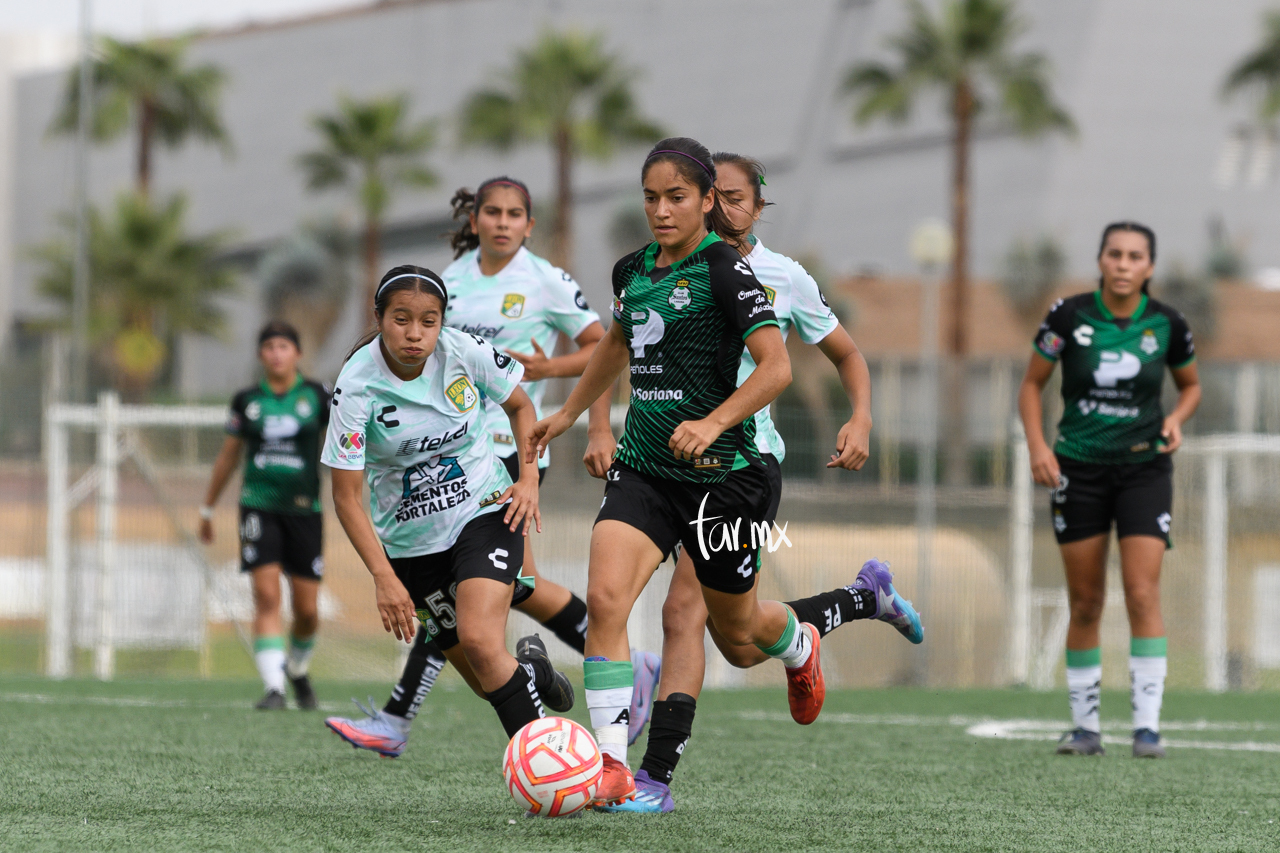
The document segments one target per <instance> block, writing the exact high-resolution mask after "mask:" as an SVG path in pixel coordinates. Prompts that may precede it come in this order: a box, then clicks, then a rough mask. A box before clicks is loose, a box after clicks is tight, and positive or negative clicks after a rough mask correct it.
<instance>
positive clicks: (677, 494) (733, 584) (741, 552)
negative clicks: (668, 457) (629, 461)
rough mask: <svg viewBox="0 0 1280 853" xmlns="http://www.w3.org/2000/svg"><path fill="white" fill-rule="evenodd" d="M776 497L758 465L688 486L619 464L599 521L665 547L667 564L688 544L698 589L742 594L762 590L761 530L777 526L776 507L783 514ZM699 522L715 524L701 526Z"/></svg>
mask: <svg viewBox="0 0 1280 853" xmlns="http://www.w3.org/2000/svg"><path fill="white" fill-rule="evenodd" d="M773 491H774V489H773V487H772V486H770V484H769V475H768V473H767V471H766V470H765V469H764V468H762V467H760V466H755V465H753V466H750V467H748V468H741V469H739V470H737V471H733V472H731V473H730V474H729V476H728V477H727V478H726V479H725V481H724V482H723V483H685V482H681V481H679V480H665V479H662V478H659V477H650V476H648V475H647V474H641V473H640V472H639V471H636V470H635V469H633V468H629V467H627V466H626V465H623V464H622V463H621V462H614V463H613V465H612V466H610V468H609V473H608V475H607V477H606V483H605V487H604V501H603V502H602V503H601V504H600V512H599V514H597V515H596V523H599V522H601V521H606V520H609V521H621V522H622V523H624V524H628V525H630V526H631V527H634V528H636V529H637V530H639V531H640V532H642V533H644V534H645V535H646V536H648V537H649V538H650V539H651V540H652V541H653V544H655V545H657V546H658V549H659V550H660V551H662V556H663V559H666V557H667V555H669V554H671V553H672V552H673V551H674V550H675V548H676V546H677V545H683V546H684V549H685V550H686V551H687V552H688V553H689V557H690V558H691V559H692V560H693V567H694V570H695V572H696V573H697V575H698V582H699V583H701V584H702V585H703V586H706V587H710V588H711V589H714V590H717V591H718V592H727V593H730V594H735V595H737V594H741V593H744V592H749V591H750V590H751V588H752V587H753V586H754V585H755V581H756V573H757V572H758V571H759V570H760V545H761V544H762V541H761V540H762V538H763V537H762V535H761V532H760V531H761V530H762V529H763V527H764V525H765V524H770V523H771V519H768V513H769V512H770V506H771V504H772V506H773V510H772V511H773V512H775V513H776V512H777V504H776V502H774V501H773ZM704 500H705V504H704ZM699 517H701V518H704V519H712V520H708V521H705V522H703V523H702V524H701V525H698V524H697V523H696V520H697V519H698V518H699ZM756 525H760V526H759V527H757V526H756ZM699 531H701V534H699Z"/></svg>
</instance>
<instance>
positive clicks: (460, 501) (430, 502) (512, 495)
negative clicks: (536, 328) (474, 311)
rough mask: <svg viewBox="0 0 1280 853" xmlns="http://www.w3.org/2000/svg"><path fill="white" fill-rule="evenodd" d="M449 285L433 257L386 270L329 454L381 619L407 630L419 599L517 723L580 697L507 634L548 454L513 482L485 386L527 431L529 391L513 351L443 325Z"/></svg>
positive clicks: (444, 638)
mask: <svg viewBox="0 0 1280 853" xmlns="http://www.w3.org/2000/svg"><path fill="white" fill-rule="evenodd" d="M448 301H449V297H448V292H447V290H446V289H445V286H444V282H443V281H441V279H440V278H439V276H437V275H436V274H435V273H433V272H431V271H430V270H427V269H423V268H422V267H415V266H400V267H395V268H394V269H392V270H391V271H389V272H388V273H387V274H386V275H385V276H383V278H382V281H381V282H380V283H379V285H378V289H377V291H376V295H375V298H374V315H375V317H376V329H375V332H374V333H373V334H371V335H370V336H369V337H368V338H367V339H366V342H362V344H361V345H359V346H358V347H357V348H356V349H355V350H354V351H353V352H352V354H351V356H350V358H349V359H348V360H347V362H346V364H344V365H343V367H342V371H341V373H340V374H339V376H338V381H337V384H336V386H335V388H334V392H333V402H334V406H333V412H332V415H331V417H330V421H329V432H328V435H327V436H326V438H325V444H324V452H323V454H322V457H321V461H322V462H324V464H325V465H328V466H329V467H330V468H332V469H333V499H334V506H335V508H336V510H337V513H338V520H339V521H341V522H342V527H343V530H345V531H346V533H347V536H348V538H350V540H351V544H352V545H353V546H355V549H356V552H357V553H358V554H359V555H360V558H361V559H362V560H363V561H364V564H365V566H366V567H367V568H368V569H369V573H370V574H371V575H373V580H374V587H375V590H376V594H377V605H378V612H379V614H380V615H381V617H382V624H383V627H385V628H386V629H387V631H389V632H392V633H394V634H395V635H396V637H397V638H398V639H402V640H404V641H405V642H407V643H408V642H412V640H413V636H414V628H413V619H414V616H415V615H416V616H417V618H418V620H419V622H420V623H421V624H422V626H423V627H424V628H425V629H426V631H427V632H428V633H429V634H430V635H431V636H432V637H434V638H435V641H436V643H437V645H438V646H439V647H440V649H441V650H442V652H443V654H444V656H445V657H446V658H447V659H448V660H449V661H450V662H451V663H453V664H454V665H455V666H457V667H458V669H459V671H460V672H461V674H462V675H463V677H464V678H465V679H466V681H467V683H468V684H469V685H470V686H471V688H472V689H473V690H475V691H476V692H477V693H478V694H480V695H481V696H483V697H484V698H486V699H488V700H489V702H490V704H491V705H493V708H494V710H495V711H496V712H497V714H498V719H499V720H501V722H502V725H503V728H504V729H505V730H506V732H507V736H508V737H510V736H511V735H512V734H514V733H515V732H516V731H518V730H519V729H520V728H521V727H522V726H524V725H525V724H526V723H528V722H530V721H531V720H535V719H539V718H540V717H542V716H543V708H542V703H543V702H544V701H545V702H546V704H547V706H548V707H550V708H552V709H553V710H558V711H566V710H568V709H569V708H570V707H572V704H573V690H572V687H571V686H570V685H569V682H568V680H567V679H565V677H564V676H563V675H561V674H560V673H558V672H556V671H555V670H553V669H552V668H551V663H550V661H549V659H548V658H547V656H546V652H545V650H544V649H542V648H541V644H540V643H536V642H532V643H531V642H530V640H531V639H532V638H526V639H525V640H522V641H521V642H520V643H518V644H517V646H518V655H519V661H517V658H514V657H512V656H511V654H509V653H508V651H507V649H506V639H505V631H506V624H507V612H508V611H509V610H510V607H511V604H512V601H513V596H514V597H516V598H518V597H520V596H522V595H523V593H522V592H521V591H520V589H521V588H524V589H526V590H527V589H529V584H528V579H527V578H525V577H523V576H522V574H521V568H522V566H523V564H524V541H523V540H524V536H525V535H526V534H527V533H528V530H529V527H530V525H531V524H536V523H537V522H538V518H539V514H538V468H537V465H536V464H534V462H533V461H532V460H530V461H529V462H528V463H524V464H521V466H520V477H519V480H517V481H516V482H515V483H512V480H511V477H510V475H509V474H508V473H507V469H506V466H504V465H503V464H502V462H501V460H499V459H498V457H497V456H495V455H494V452H493V439H492V437H491V436H490V435H489V432H488V430H486V429H485V428H484V426H485V424H484V418H485V414H484V404H483V402H482V395H483V397H487V398H488V399H489V400H491V401H492V402H493V403H494V404H495V405H499V406H501V407H502V409H503V410H504V411H505V412H506V414H507V417H508V418H509V419H510V421H511V424H512V431H513V434H514V435H517V436H523V435H525V434H527V431H528V430H529V429H530V428H531V427H532V425H533V421H534V415H533V403H532V402H531V401H530V400H529V395H528V394H526V393H525V392H524V391H523V390H522V389H521V388H520V378H521V376H522V375H523V373H524V368H523V367H521V365H520V363H519V362H517V361H516V360H515V359H513V358H511V357H510V356H508V355H506V354H505V353H502V352H499V351H498V350H496V349H494V348H493V347H492V346H491V345H490V344H488V343H487V342H485V341H484V339H483V338H479V337H476V336H474V335H469V334H467V333H465V332H460V331H458V330H456V329H448V328H444V314H445V306H446V305H447V304H448ZM366 482H367V483H368V487H369V512H368V513H366V511H365V508H364V506H363V505H362V504H363V498H362V491H363V488H364V486H365V483H366ZM370 514H372V516H373V517H372V521H371V520H370ZM513 585H514V586H515V587H516V589H514V590H513Z"/></svg>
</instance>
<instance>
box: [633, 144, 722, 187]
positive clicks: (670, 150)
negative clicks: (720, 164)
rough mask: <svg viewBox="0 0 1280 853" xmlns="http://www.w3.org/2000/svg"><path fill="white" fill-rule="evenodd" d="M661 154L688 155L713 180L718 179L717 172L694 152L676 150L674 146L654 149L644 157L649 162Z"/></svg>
mask: <svg viewBox="0 0 1280 853" xmlns="http://www.w3.org/2000/svg"><path fill="white" fill-rule="evenodd" d="M659 154H679V155H680V156H681V157H687V158H688V159H690V160H692V161H693V162H695V163H697V164H698V166H699V167H701V169H702V171H704V172H706V173H707V175H708V176H709V177H710V178H711V180H713V181H714V180H715V179H716V175H715V172H712V171H711V170H710V169H708V168H707V167H706V165H705V164H704V163H703V162H702V161H701V160H699V159H698V158H697V157H694V156H693V155H692V154H686V153H684V152H683V151H676V150H675V149H673V148H663V149H662V150H661V151H654V152H653V153H651V154H650V155H649V156H648V157H646V158H644V161H645V162H646V163H648V162H649V161H650V160H652V159H653V158H654V157H657V156H658V155H659Z"/></svg>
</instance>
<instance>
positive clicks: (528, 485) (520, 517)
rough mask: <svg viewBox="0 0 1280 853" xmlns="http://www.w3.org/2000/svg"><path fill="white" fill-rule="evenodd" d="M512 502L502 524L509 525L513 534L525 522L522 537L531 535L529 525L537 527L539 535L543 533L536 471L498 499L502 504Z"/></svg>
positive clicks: (521, 532)
mask: <svg viewBox="0 0 1280 853" xmlns="http://www.w3.org/2000/svg"><path fill="white" fill-rule="evenodd" d="M505 500H510V501H511V503H509V504H507V514H506V515H504V516H503V517H502V523H503V524H506V525H508V526H509V527H508V529H509V530H511V532H512V533H514V532H515V529H516V528H517V527H519V526H520V522H521V521H523V522H524V529H523V530H521V531H520V535H522V536H528V535H529V525H530V524H533V525H536V529H537V531H538V532H539V533H541V532H542V514H541V513H540V512H539V510H538V474H537V472H536V471H535V472H534V473H533V475H532V476H525V477H521V478H520V479H519V480H518V481H516V482H515V483H514V484H513V485H512V486H511V488H509V489H507V490H506V491H505V492H503V493H502V496H501V497H499V498H498V502H499V503H502V502H503V501H505Z"/></svg>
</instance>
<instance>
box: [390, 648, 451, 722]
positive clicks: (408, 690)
mask: <svg viewBox="0 0 1280 853" xmlns="http://www.w3.org/2000/svg"><path fill="white" fill-rule="evenodd" d="M448 662H449V661H448V660H446V659H445V656H444V652H442V651H440V647H439V646H437V645H436V643H435V640H432V639H431V638H430V637H429V636H428V634H427V631H426V629H425V628H423V627H422V626H421V625H419V626H418V633H417V635H416V636H414V638H413V648H412V649H410V650H409V660H408V661H406V662H405V665H404V672H402V673H400V680H399V681H398V682H396V686H395V687H394V688H393V689H392V691H391V698H390V699H388V700H387V704H386V705H383V706H382V710H383V711H385V712H386V713H388V714H395V715H396V716H397V717H404V718H405V719H406V720H412V719H413V718H414V717H416V716H418V709H420V708H421V707H422V700H423V699H426V698H427V694H428V693H430V692H431V688H432V687H434V686H435V684H436V678H437V677H439V675H440V670H442V669H444V668H445V665H446V664H447V663H448Z"/></svg>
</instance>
